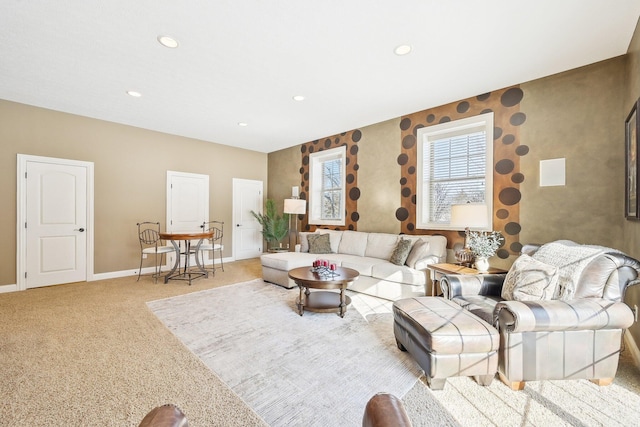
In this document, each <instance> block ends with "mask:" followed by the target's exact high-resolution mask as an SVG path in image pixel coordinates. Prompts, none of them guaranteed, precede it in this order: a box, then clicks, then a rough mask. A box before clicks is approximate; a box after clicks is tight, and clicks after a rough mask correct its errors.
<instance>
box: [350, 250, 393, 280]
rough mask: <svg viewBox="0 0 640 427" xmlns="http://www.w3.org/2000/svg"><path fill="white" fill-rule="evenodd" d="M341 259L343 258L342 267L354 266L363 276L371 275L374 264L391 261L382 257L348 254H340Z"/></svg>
mask: <svg viewBox="0 0 640 427" xmlns="http://www.w3.org/2000/svg"><path fill="white" fill-rule="evenodd" d="M340 259H341V260H342V264H341V267H347V268H353V269H354V270H357V271H358V273H360V275H361V276H371V274H372V272H373V267H374V266H376V265H378V264H388V263H389V261H385V260H382V259H380V258H373V257H362V256H357V255H346V254H340Z"/></svg>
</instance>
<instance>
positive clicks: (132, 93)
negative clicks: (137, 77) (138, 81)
mask: <svg viewBox="0 0 640 427" xmlns="http://www.w3.org/2000/svg"><path fill="white" fill-rule="evenodd" d="M127 95H129V96H133V97H134V98H140V97H141V96H142V94H141V93H140V92H136V91H135V90H128V91H127Z"/></svg>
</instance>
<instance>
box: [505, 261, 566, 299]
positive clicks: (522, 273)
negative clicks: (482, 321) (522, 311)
mask: <svg viewBox="0 0 640 427" xmlns="http://www.w3.org/2000/svg"><path fill="white" fill-rule="evenodd" d="M557 286H558V267H554V266H553V265H549V264H544V263H542V262H540V261H538V260H536V259H533V258H531V257H530V256H529V255H526V254H523V255H520V256H519V257H518V259H517V260H516V262H514V263H513V265H512V266H511V269H509V272H508V273H507V276H506V277H505V279H504V284H503V285H502V295H501V296H502V298H503V299H505V300H513V301H540V300H550V299H553V296H554V294H555V292H556V287H557Z"/></svg>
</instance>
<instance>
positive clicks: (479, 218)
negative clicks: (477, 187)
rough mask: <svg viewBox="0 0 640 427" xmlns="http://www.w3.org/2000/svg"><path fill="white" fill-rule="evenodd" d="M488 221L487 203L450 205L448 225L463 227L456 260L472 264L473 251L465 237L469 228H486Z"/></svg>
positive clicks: (464, 263)
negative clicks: (462, 240) (461, 243)
mask: <svg viewBox="0 0 640 427" xmlns="http://www.w3.org/2000/svg"><path fill="white" fill-rule="evenodd" d="M488 222H489V217H488V215H487V205H485V204H480V203H464V204H460V205H451V220H450V221H449V225H451V226H452V227H461V228H462V227H464V236H465V237H464V247H463V248H462V249H461V250H459V251H456V252H455V257H456V260H458V262H459V263H460V264H463V265H472V264H473V259H474V256H473V253H472V252H471V250H470V249H469V246H468V243H467V237H468V236H469V229H470V228H480V229H486V228H487V225H488Z"/></svg>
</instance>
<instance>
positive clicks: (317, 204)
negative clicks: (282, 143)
mask: <svg viewBox="0 0 640 427" xmlns="http://www.w3.org/2000/svg"><path fill="white" fill-rule="evenodd" d="M332 160H340V170H341V176H340V180H341V184H340V185H341V190H340V207H341V209H340V217H339V218H338V219H323V218H322V190H323V187H322V182H323V179H322V173H323V168H322V164H323V163H324V162H327V161H332ZM346 170H347V147H345V146H340V147H336V148H332V149H329V150H322V151H318V152H315V153H311V154H310V155H309V217H308V218H309V219H308V221H309V224H312V225H336V226H341V225H345V223H346V222H345V220H346V214H345V210H346V199H347V198H346V192H347V191H346V185H347V180H346Z"/></svg>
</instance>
